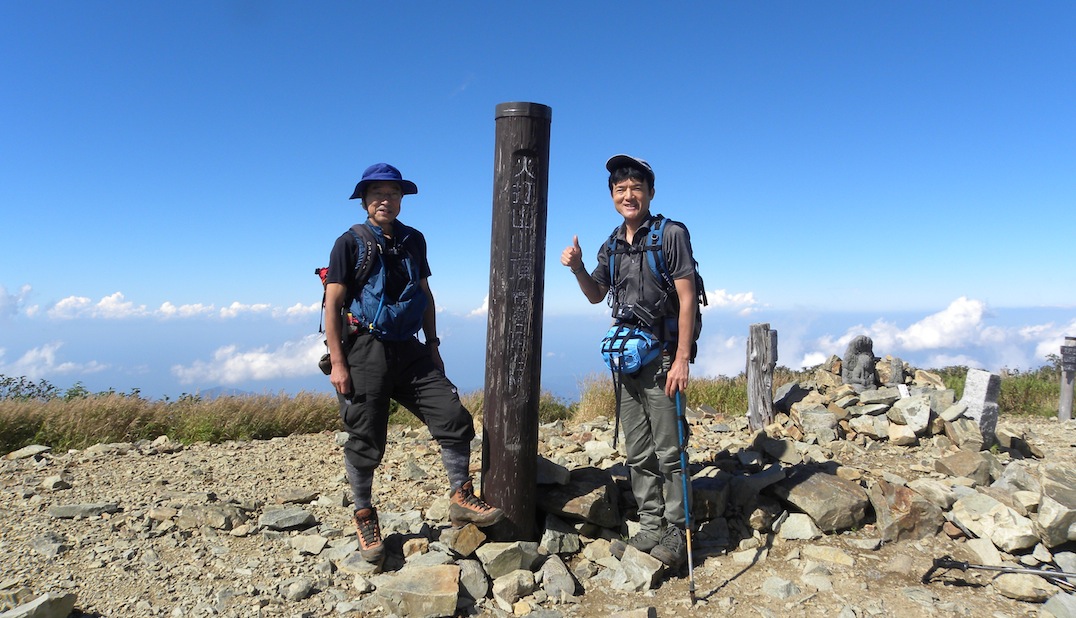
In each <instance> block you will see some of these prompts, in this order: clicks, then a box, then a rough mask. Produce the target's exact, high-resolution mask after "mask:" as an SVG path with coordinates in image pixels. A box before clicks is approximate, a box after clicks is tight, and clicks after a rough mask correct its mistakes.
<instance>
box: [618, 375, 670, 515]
mask: <svg viewBox="0 0 1076 618" xmlns="http://www.w3.org/2000/svg"><path fill="white" fill-rule="evenodd" d="M669 365H670V358H669V356H668V355H666V354H662V355H661V356H660V357H658V358H656V359H654V360H653V361H652V362H651V363H650V364H648V365H646V366H645V367H643V368H642V369H640V370H639V372H638V373H636V374H634V375H622V376H621V380H620V424H621V427H622V428H623V430H624V446H625V448H626V449H627V453H628V456H627V465H628V470H629V472H630V473H631V490H632V494H634V496H635V502H636V504H637V505H638V508H639V524H640V527H641V528H642V530H647V531H661V530H662V528H664V524H670V525H675V526H678V527H680V528H681V529H682V528H683V527H684V523H685V519H684V484H683V476H682V474H681V470H680V448H679V445H680V436H679V433H678V432H677V428H676V423H677V414H676V400H675V399H673V398H670V397H669V396H668V395H666V394H665V376H666V374H667V373H668V371H669ZM680 397H681V403H684V404H685V405H686V402H684V401H683V397H684V395H683V393H681V395H680ZM685 441H686V436H685Z"/></svg>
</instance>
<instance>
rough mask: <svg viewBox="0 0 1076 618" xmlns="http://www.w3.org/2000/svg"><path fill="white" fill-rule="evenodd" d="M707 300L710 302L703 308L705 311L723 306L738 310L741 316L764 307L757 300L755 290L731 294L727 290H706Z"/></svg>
mask: <svg viewBox="0 0 1076 618" xmlns="http://www.w3.org/2000/svg"><path fill="white" fill-rule="evenodd" d="M706 301H707V302H708V303H709V304H708V305H707V306H705V307H703V308H702V310H703V312H707V311H710V310H712V309H715V308H721V309H729V310H732V311H736V312H737V313H738V314H739V315H741V316H748V315H750V314H752V313H754V312H755V311H758V310H759V309H760V308H761V307H762V305H761V304H760V303H759V302H758V301H757V300H755V293H754V292H738V293H736V294H729V293H728V292H727V291H725V290H711V291H708V292H706Z"/></svg>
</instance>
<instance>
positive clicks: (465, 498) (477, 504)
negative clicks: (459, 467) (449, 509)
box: [460, 489, 493, 511]
mask: <svg viewBox="0 0 1076 618" xmlns="http://www.w3.org/2000/svg"><path fill="white" fill-rule="evenodd" d="M460 503H461V504H463V505H464V506H469V507H473V508H474V509H475V510H477V511H491V510H493V507H491V506H490V505H488V504H486V503H485V502H483V501H482V499H481V498H479V497H478V496H476V495H474V494H473V493H471V492H469V491H466V490H462V489H461V490H460Z"/></svg>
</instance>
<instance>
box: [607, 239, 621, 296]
mask: <svg viewBox="0 0 1076 618" xmlns="http://www.w3.org/2000/svg"><path fill="white" fill-rule="evenodd" d="M619 231H620V226H619V225H618V226H616V227H614V228H613V232H612V233H611V234H609V239H608V240H606V241H605V244H606V246H608V247H609V288H610V289H616V285H615V284H616V264H615V263H614V260H615V259H616V233H617V232H619Z"/></svg>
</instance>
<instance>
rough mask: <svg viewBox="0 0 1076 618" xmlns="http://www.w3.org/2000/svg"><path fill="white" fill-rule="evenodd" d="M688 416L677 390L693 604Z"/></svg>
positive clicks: (690, 590)
mask: <svg viewBox="0 0 1076 618" xmlns="http://www.w3.org/2000/svg"><path fill="white" fill-rule="evenodd" d="M686 427H687V418H686V417H685V415H684V406H683V405H682V403H681V401H680V390H679V389H677V391H676V431H677V434H678V435H679V436H680V478H682V479H683V481H684V534H685V535H686V536H687V581H688V584H687V590H688V594H689V595H690V596H691V604H692V605H694V604H695V563H694V560H693V559H692V556H691V468H690V467H689V466H688V461H687V435H686V434H687V432H686V431H685V428H686Z"/></svg>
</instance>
